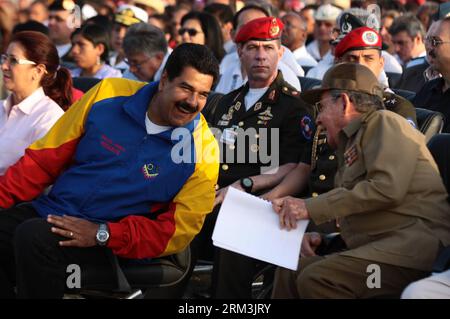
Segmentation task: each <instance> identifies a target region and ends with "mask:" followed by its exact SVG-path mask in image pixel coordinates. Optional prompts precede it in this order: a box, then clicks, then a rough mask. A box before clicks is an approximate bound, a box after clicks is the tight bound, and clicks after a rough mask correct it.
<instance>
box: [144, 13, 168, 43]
mask: <svg viewBox="0 0 450 319" xmlns="http://www.w3.org/2000/svg"><path fill="white" fill-rule="evenodd" d="M148 24H150V25H153V26H155V27H157V28H158V29H160V30H161V31H162V32H163V33H164V37H165V38H166V41H167V43H169V40H170V36H171V35H170V29H171V27H170V25H169V20H168V17H167V16H166V15H165V14H154V15H152V16H149V17H148Z"/></svg>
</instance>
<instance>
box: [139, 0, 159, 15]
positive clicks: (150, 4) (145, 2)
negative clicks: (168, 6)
mask: <svg viewBox="0 0 450 319" xmlns="http://www.w3.org/2000/svg"><path fill="white" fill-rule="evenodd" d="M132 3H133V4H134V5H135V6H136V7H138V8H141V9H143V10H145V12H147V14H148V15H149V16H151V15H153V14H163V13H164V8H165V4H164V2H163V1H162V0H132Z"/></svg>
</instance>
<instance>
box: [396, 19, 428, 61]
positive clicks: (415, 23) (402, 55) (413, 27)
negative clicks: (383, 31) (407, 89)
mask: <svg viewBox="0 0 450 319" xmlns="http://www.w3.org/2000/svg"><path fill="white" fill-rule="evenodd" d="M389 33H390V34H391V36H392V42H393V44H394V47H395V52H396V53H397V56H398V59H399V62H400V63H401V64H402V65H403V66H404V67H406V68H407V67H410V66H414V65H418V64H421V63H424V62H425V55H426V52H425V45H424V43H423V39H424V37H425V30H424V28H423V26H422V23H421V22H420V21H419V19H417V18H416V17H414V16H408V15H407V16H402V17H399V18H397V19H396V20H395V21H394V23H393V24H392V26H391V27H390V28H389Z"/></svg>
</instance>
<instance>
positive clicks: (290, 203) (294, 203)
mask: <svg viewBox="0 0 450 319" xmlns="http://www.w3.org/2000/svg"><path fill="white" fill-rule="evenodd" d="M272 207H273V209H274V210H275V212H276V213H277V214H278V215H279V218H280V226H281V228H286V229H287V230H291V229H295V228H297V221H298V220H300V219H309V213H308V210H307V209H306V205H305V201H304V200H303V199H300V198H294V197H291V196H286V197H283V198H279V199H275V200H273V201H272Z"/></svg>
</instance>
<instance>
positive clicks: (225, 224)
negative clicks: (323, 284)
mask: <svg viewBox="0 0 450 319" xmlns="http://www.w3.org/2000/svg"><path fill="white" fill-rule="evenodd" d="M307 225H308V221H306V220H302V221H298V224H297V228H296V229H293V230H290V231H287V230H286V229H281V228H280V223H279V219H278V215H277V214H276V213H275V211H274V210H273V208H272V204H271V203H270V202H267V201H265V200H263V199H261V198H259V197H256V196H253V195H250V194H247V193H245V192H242V191H239V190H237V189H235V188H233V187H230V188H229V189H228V192H227V195H226V197H225V199H224V201H223V203H222V207H221V208H220V211H219V216H218V217H217V222H216V225H215V227H214V232H213V235H212V239H213V243H214V245H215V246H218V247H221V248H224V249H227V250H231V251H234V252H237V253H240V254H242V255H246V256H249V257H252V258H255V259H259V260H263V261H266V262H268V263H271V264H275V265H278V266H281V267H284V268H289V269H292V270H296V269H297V264H298V258H299V256H300V246H301V242H302V239H303V235H304V233H305V230H306V226H307Z"/></svg>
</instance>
